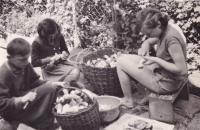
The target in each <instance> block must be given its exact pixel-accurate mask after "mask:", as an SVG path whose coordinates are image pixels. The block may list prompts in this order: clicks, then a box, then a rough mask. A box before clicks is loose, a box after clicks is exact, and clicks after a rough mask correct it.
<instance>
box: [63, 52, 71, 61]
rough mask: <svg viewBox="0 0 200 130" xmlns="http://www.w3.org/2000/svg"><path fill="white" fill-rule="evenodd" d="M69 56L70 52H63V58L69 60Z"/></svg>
mask: <svg viewBox="0 0 200 130" xmlns="http://www.w3.org/2000/svg"><path fill="white" fill-rule="evenodd" d="M68 57H69V54H68V53H67V52H66V51H63V52H62V54H61V59H62V60H67V58H68Z"/></svg>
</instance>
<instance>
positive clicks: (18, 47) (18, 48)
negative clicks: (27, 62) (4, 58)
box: [7, 38, 31, 57]
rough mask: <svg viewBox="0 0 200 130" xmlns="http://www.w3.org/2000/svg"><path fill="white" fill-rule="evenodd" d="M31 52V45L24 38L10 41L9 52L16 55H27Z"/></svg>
mask: <svg viewBox="0 0 200 130" xmlns="http://www.w3.org/2000/svg"><path fill="white" fill-rule="evenodd" d="M30 52H31V45H30V44H29V42H28V41H26V40H25V39H23V38H15V39H13V40H12V41H10V42H9V43H8V46H7V53H8V54H9V55H10V56H12V57H14V56H16V55H20V56H25V55H27V54H28V53H30Z"/></svg>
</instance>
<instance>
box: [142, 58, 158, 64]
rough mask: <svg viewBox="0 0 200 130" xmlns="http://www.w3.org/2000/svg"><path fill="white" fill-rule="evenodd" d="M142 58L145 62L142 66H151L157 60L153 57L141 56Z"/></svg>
mask: <svg viewBox="0 0 200 130" xmlns="http://www.w3.org/2000/svg"><path fill="white" fill-rule="evenodd" d="M142 58H144V59H145V60H146V62H144V63H143V64H144V65H151V64H153V63H157V59H158V57H153V56H142Z"/></svg>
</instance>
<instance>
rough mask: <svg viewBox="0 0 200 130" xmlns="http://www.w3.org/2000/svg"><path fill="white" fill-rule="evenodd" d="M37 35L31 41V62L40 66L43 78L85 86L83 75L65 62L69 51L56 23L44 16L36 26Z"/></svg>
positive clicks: (34, 65)
mask: <svg viewBox="0 0 200 130" xmlns="http://www.w3.org/2000/svg"><path fill="white" fill-rule="evenodd" d="M37 32H38V35H39V36H38V37H37V38H36V39H35V40H34V41H33V43H32V54H31V63H32V65H33V67H41V68H42V75H43V78H44V79H47V80H50V81H64V82H66V83H67V84H68V85H70V84H71V82H72V81H75V82H73V83H76V84H75V85H77V86H78V87H85V86H84V84H83V82H84V76H83V74H82V73H81V72H80V70H79V69H78V68H76V67H74V66H71V65H68V64H65V61H66V59H67V58H68V56H69V51H68V48H67V45H66V43H65V39H64V37H63V35H62V34H61V31H60V27H59V26H58V24H57V23H56V22H55V21H54V20H52V19H50V18H46V19H44V20H42V21H41V22H40V23H39V24H38V27H37Z"/></svg>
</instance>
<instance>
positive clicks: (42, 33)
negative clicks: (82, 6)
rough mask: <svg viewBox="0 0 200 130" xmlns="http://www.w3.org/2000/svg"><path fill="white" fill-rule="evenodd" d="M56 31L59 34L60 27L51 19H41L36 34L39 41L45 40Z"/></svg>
mask: <svg viewBox="0 0 200 130" xmlns="http://www.w3.org/2000/svg"><path fill="white" fill-rule="evenodd" d="M56 31H58V33H60V27H59V26H58V24H57V23H56V22H55V21H54V20H53V19H50V18H46V19H43V20H42V21H41V22H40V23H39V24H38V27H37V32H38V35H39V37H40V38H41V39H46V38H47V37H48V36H49V35H51V34H54V33H55V32H56Z"/></svg>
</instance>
